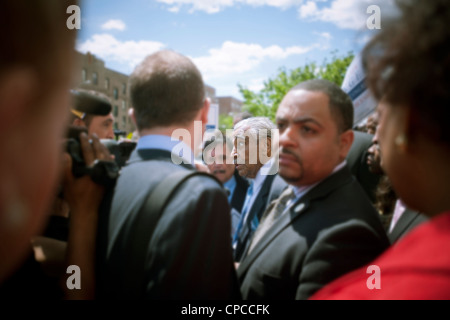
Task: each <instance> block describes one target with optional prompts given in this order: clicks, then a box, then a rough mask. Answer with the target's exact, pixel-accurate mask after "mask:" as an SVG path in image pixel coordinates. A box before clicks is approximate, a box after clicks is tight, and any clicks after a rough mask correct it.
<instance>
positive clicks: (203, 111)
mask: <svg viewBox="0 0 450 320" xmlns="http://www.w3.org/2000/svg"><path fill="white" fill-rule="evenodd" d="M210 106H211V100H210V99H209V98H205V100H204V101H203V107H202V109H201V113H200V120H201V121H202V124H203V125H204V126H205V125H206V124H207V123H208V114H209V107H210Z"/></svg>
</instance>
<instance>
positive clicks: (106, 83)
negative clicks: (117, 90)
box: [105, 78, 109, 90]
mask: <svg viewBox="0 0 450 320" xmlns="http://www.w3.org/2000/svg"><path fill="white" fill-rule="evenodd" d="M105 89H107V90H108V89H109V78H106V79H105Z"/></svg>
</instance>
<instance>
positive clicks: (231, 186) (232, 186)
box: [223, 175, 236, 204]
mask: <svg viewBox="0 0 450 320" xmlns="http://www.w3.org/2000/svg"><path fill="white" fill-rule="evenodd" d="M223 186H224V187H225V188H226V189H228V191H230V193H229V194H228V202H229V203H230V204H231V199H232V198H233V193H234V189H236V178H235V177H234V175H232V176H231V178H230V179H228V181H226V182H225V183H224V184H223Z"/></svg>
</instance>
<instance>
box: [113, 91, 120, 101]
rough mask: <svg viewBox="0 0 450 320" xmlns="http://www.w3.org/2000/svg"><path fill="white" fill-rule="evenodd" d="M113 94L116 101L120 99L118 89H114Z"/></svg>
mask: <svg viewBox="0 0 450 320" xmlns="http://www.w3.org/2000/svg"><path fill="white" fill-rule="evenodd" d="M113 93H114V99H115V100H117V99H119V90H117V88H114V91H113Z"/></svg>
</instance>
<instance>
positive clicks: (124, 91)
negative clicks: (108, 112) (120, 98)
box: [122, 83, 127, 94]
mask: <svg viewBox="0 0 450 320" xmlns="http://www.w3.org/2000/svg"><path fill="white" fill-rule="evenodd" d="M122 93H123V94H127V85H126V84H125V83H122Z"/></svg>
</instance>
